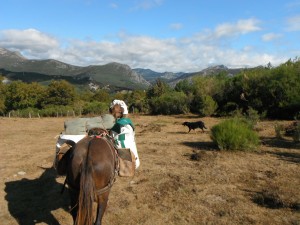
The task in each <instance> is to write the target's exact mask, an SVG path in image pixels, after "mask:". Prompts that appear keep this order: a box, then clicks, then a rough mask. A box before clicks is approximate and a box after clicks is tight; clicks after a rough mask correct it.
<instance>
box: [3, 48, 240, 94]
mask: <svg viewBox="0 0 300 225" xmlns="http://www.w3.org/2000/svg"><path fill="white" fill-rule="evenodd" d="M241 70H242V68H241V69H229V68H227V67H225V66H223V65H220V66H214V67H209V68H207V69H204V70H201V71H199V72H195V73H184V72H180V73H172V72H164V73H159V72H155V71H153V70H150V69H143V68H136V69H131V68H130V67H129V66H128V65H125V64H120V63H116V62H112V63H108V64H106V65H90V66H86V67H80V66H74V65H70V64H67V63H64V62H60V61H57V60H53V59H45V60H32V59H27V58H25V57H24V56H22V55H21V54H20V53H19V52H14V51H9V50H7V49H5V48H0V75H2V76H4V77H5V79H6V80H9V81H14V80H21V81H24V82H39V83H42V84H48V83H50V82H51V80H53V79H63V80H67V81H68V82H70V83H71V84H74V85H77V86H83V87H90V88H94V89H97V88H104V87H105V88H108V89H110V90H111V91H119V90H135V89H147V88H148V87H149V86H150V85H151V84H153V83H154V82H155V81H156V80H157V79H161V80H163V81H165V82H167V83H169V84H170V85H172V86H174V85H175V84H176V83H177V82H179V81H181V80H184V79H191V78H192V77H194V76H198V75H203V76H205V75H210V74H216V73H220V72H225V73H226V74H228V75H235V74H236V73H238V72H240V71H241Z"/></svg>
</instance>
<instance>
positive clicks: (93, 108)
mask: <svg viewBox="0 0 300 225" xmlns="http://www.w3.org/2000/svg"><path fill="white" fill-rule="evenodd" d="M108 109H109V104H108V103H104V102H98V101H92V102H87V103H86V104H85V105H84V106H83V109H82V114H83V115H101V114H104V113H108Z"/></svg>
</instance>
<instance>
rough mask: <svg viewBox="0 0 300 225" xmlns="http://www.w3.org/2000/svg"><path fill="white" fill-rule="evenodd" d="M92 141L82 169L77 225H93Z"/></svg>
mask: <svg viewBox="0 0 300 225" xmlns="http://www.w3.org/2000/svg"><path fill="white" fill-rule="evenodd" d="M91 141H92V140H91ZM91 141H90V142H89V144H88V148H87V153H86V158H85V160H84V162H83V163H82V167H81V175H80V192H79V198H78V213H77V219H76V222H75V224H76V225H83V224H84V225H92V224H93V202H94V198H95V184H94V180H93V166H92V159H91V156H90V143H91Z"/></svg>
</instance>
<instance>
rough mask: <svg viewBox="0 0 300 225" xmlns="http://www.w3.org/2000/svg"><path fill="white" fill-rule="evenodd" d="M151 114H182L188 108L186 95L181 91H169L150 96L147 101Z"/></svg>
mask: <svg viewBox="0 0 300 225" xmlns="http://www.w3.org/2000/svg"><path fill="white" fill-rule="evenodd" d="M149 105H150V109H151V113H152V114H164V115H170V114H182V113H187V112H188V110H189V107H188V106H189V101H188V97H187V96H186V95H185V94H184V93H183V92H175V91H173V92H169V93H165V94H162V95H161V96H159V97H155V98H152V99H151V100H150V102H149Z"/></svg>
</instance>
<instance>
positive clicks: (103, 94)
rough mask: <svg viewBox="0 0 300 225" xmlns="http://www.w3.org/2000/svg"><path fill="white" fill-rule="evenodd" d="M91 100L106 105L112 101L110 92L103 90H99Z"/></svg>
mask: <svg viewBox="0 0 300 225" xmlns="http://www.w3.org/2000/svg"><path fill="white" fill-rule="evenodd" d="M91 100H92V101H98V102H106V103H109V102H110V101H111V100H110V96H109V93H108V91H107V90H103V89H99V90H97V91H96V92H95V94H94V95H93V96H92V98H91Z"/></svg>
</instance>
